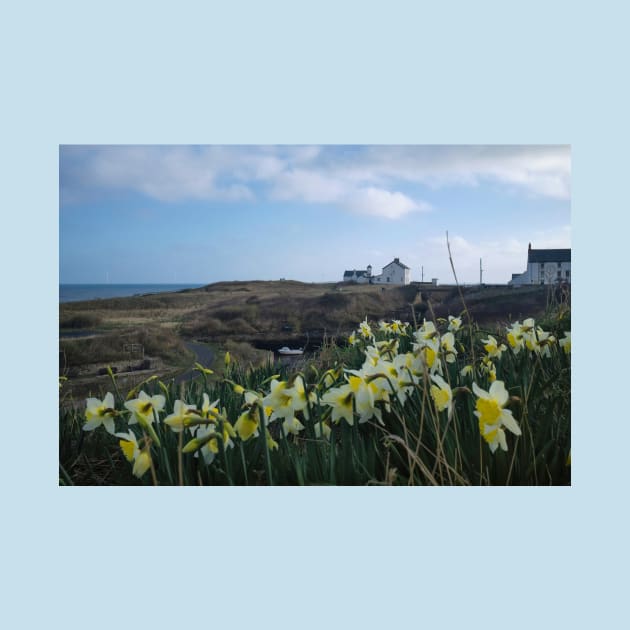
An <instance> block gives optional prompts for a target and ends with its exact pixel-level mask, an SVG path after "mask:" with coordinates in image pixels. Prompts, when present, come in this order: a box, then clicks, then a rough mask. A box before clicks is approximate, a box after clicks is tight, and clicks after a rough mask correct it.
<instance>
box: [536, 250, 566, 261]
mask: <svg viewBox="0 0 630 630" xmlns="http://www.w3.org/2000/svg"><path fill="white" fill-rule="evenodd" d="M527 262H528V263H546V262H571V250H570V249H531V248H530V249H528V250H527Z"/></svg>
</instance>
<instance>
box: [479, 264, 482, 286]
mask: <svg viewBox="0 0 630 630" xmlns="http://www.w3.org/2000/svg"><path fill="white" fill-rule="evenodd" d="M479 284H483V269H482V268H481V258H480V259H479Z"/></svg>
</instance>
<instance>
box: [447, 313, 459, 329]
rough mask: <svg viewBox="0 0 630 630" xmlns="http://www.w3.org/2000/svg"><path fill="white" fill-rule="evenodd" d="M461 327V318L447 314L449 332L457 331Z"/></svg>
mask: <svg viewBox="0 0 630 630" xmlns="http://www.w3.org/2000/svg"><path fill="white" fill-rule="evenodd" d="M461 327H462V320H461V318H459V317H453V316H452V315H449V316H448V329H449V331H451V332H457V331H458V330H459V329H460V328H461Z"/></svg>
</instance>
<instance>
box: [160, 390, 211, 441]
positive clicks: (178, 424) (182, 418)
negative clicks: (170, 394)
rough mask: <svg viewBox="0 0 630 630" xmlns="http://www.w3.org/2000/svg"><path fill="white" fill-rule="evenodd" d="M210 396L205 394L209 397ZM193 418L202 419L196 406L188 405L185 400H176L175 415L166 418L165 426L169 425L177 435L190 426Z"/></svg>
mask: <svg viewBox="0 0 630 630" xmlns="http://www.w3.org/2000/svg"><path fill="white" fill-rule="evenodd" d="M207 395H208V394H204V396H207ZM191 418H200V415H199V412H198V411H197V407H195V405H187V404H186V403H185V402H184V401H183V400H176V401H175V404H174V405H173V413H172V414H170V415H169V416H167V417H166V418H164V424H167V425H168V426H169V427H171V429H172V430H173V431H175V433H179V432H181V431H183V430H184V428H185V427H187V426H190V420H191Z"/></svg>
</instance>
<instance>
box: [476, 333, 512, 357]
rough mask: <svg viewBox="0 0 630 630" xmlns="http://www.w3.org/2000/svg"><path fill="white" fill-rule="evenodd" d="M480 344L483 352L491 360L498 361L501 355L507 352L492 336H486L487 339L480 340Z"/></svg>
mask: <svg viewBox="0 0 630 630" xmlns="http://www.w3.org/2000/svg"><path fill="white" fill-rule="evenodd" d="M481 342H482V343H483V344H484V346H483V348H484V350H485V351H486V352H487V353H488V356H489V357H491V358H492V359H500V358H501V355H502V354H503V353H504V352H505V350H507V348H506V346H505V344H503V343H502V344H499V343H498V342H497V340H496V339H495V338H494V337H493V336H492V335H488V338H487V339H482V340H481Z"/></svg>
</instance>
